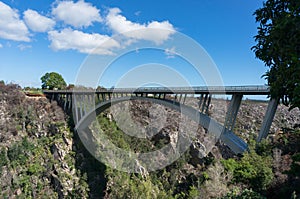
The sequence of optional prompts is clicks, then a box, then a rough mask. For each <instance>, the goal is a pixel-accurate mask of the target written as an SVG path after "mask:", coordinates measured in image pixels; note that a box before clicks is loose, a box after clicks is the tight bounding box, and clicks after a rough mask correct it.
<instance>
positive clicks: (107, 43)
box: [48, 28, 120, 55]
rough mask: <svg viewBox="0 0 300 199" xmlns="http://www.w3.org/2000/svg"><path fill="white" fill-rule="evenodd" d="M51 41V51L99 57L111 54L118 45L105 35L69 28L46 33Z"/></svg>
mask: <svg viewBox="0 0 300 199" xmlns="http://www.w3.org/2000/svg"><path fill="white" fill-rule="evenodd" d="M48 38H49V40H50V41H51V45H50V47H51V48H52V49H53V50H69V49H72V50H76V51H78V52H81V53H91V54H100V55H110V54H113V53H112V50H113V49H114V48H119V47H120V45H119V43H118V42H117V41H116V40H113V39H111V38H110V37H109V36H107V35H101V34H97V33H94V34H89V33H84V32H82V31H78V30H72V29H70V28H66V29H63V30H62V31H60V32H58V31H56V30H54V31H50V32H48Z"/></svg>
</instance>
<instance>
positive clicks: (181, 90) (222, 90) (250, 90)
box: [43, 86, 270, 95]
mask: <svg viewBox="0 0 300 199" xmlns="http://www.w3.org/2000/svg"><path fill="white" fill-rule="evenodd" d="M43 92H44V93H45V94H47V93H49V94H52V93H57V94H72V93H74V94H93V93H96V94H97V93H137V94H139V93H149V94H150V93H151V94H159V93H161V94H208V93H209V94H217V95H223V94H227V95H232V94H242V95H268V94H270V89H269V87H268V86H225V87H221V86H210V87H206V86H201V87H173V88H164V87H141V88H113V89H112V88H110V89H103V90H92V89H90V90H77V89H74V90H44V91H43Z"/></svg>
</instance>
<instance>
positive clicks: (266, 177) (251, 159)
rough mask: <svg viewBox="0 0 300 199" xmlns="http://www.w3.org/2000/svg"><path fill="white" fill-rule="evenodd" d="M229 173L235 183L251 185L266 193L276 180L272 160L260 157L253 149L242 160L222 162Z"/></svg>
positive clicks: (267, 157) (268, 157)
mask: <svg viewBox="0 0 300 199" xmlns="http://www.w3.org/2000/svg"><path fill="white" fill-rule="evenodd" d="M222 163H223V165H224V167H225V169H226V170H227V171H230V172H232V173H233V178H234V182H236V183H239V182H242V183H245V184H249V185H250V187H251V188H253V189H254V190H256V191H264V190H266V189H267V187H268V186H269V185H270V183H271V182H272V180H273V178H274V174H273V172H272V158H271V157H270V156H260V155H258V154H257V153H256V152H255V151H254V150H253V149H250V151H249V152H246V153H245V154H244V156H243V157H242V158H241V159H240V160H235V159H228V160H222Z"/></svg>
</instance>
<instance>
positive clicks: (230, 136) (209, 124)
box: [75, 96, 247, 153]
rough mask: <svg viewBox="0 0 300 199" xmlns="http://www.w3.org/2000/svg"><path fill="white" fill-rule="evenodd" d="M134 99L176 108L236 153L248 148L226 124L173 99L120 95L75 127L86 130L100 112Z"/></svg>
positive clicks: (93, 110) (78, 129)
mask: <svg viewBox="0 0 300 199" xmlns="http://www.w3.org/2000/svg"><path fill="white" fill-rule="evenodd" d="M132 100H141V101H149V102H152V103H155V104H160V105H163V106H166V107H168V108H171V109H173V110H176V111H178V112H180V113H182V114H183V115H185V116H187V117H189V118H190V119H191V120H193V121H194V122H196V123H197V124H198V125H200V126H202V127H203V128H205V129H206V130H207V131H208V133H209V134H212V135H214V136H215V137H216V139H219V138H220V139H221V140H222V141H223V142H224V143H225V144H226V145H227V146H229V147H230V148H231V150H233V151H234V152H235V153H243V152H244V151H245V150H246V149H247V144H246V143H245V142H244V141H243V140H241V139H240V138H238V137H237V136H236V135H235V134H234V133H233V132H231V131H229V130H227V129H224V126H223V125H222V124H220V123H218V122H217V121H216V120H214V119H212V118H210V117H209V116H208V115H206V114H204V113H201V112H200V111H198V110H196V109H194V108H192V107H190V106H187V105H184V104H181V103H179V102H175V101H171V100H168V99H157V98H151V97H140V96H126V97H119V98H113V99H110V100H106V101H103V102H100V103H99V104H97V105H96V106H95V108H93V109H92V110H90V111H89V112H88V113H86V114H85V115H84V116H83V117H82V118H81V119H80V120H79V121H78V123H77V124H76V126H75V128H76V129H77V131H78V132H80V131H84V130H85V129H87V128H88V126H89V125H90V124H91V123H92V122H93V121H94V120H95V118H96V116H97V115H99V114H100V113H102V112H104V111H105V110H106V109H108V108H109V107H111V106H112V105H114V104H118V103H121V102H125V101H132Z"/></svg>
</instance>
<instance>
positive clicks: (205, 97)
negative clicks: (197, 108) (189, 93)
mask: <svg viewBox="0 0 300 199" xmlns="http://www.w3.org/2000/svg"><path fill="white" fill-rule="evenodd" d="M207 96H208V94H205V96H204V101H203V102H202V107H201V112H202V113H203V112H204V108H205V104H206V101H207Z"/></svg>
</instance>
